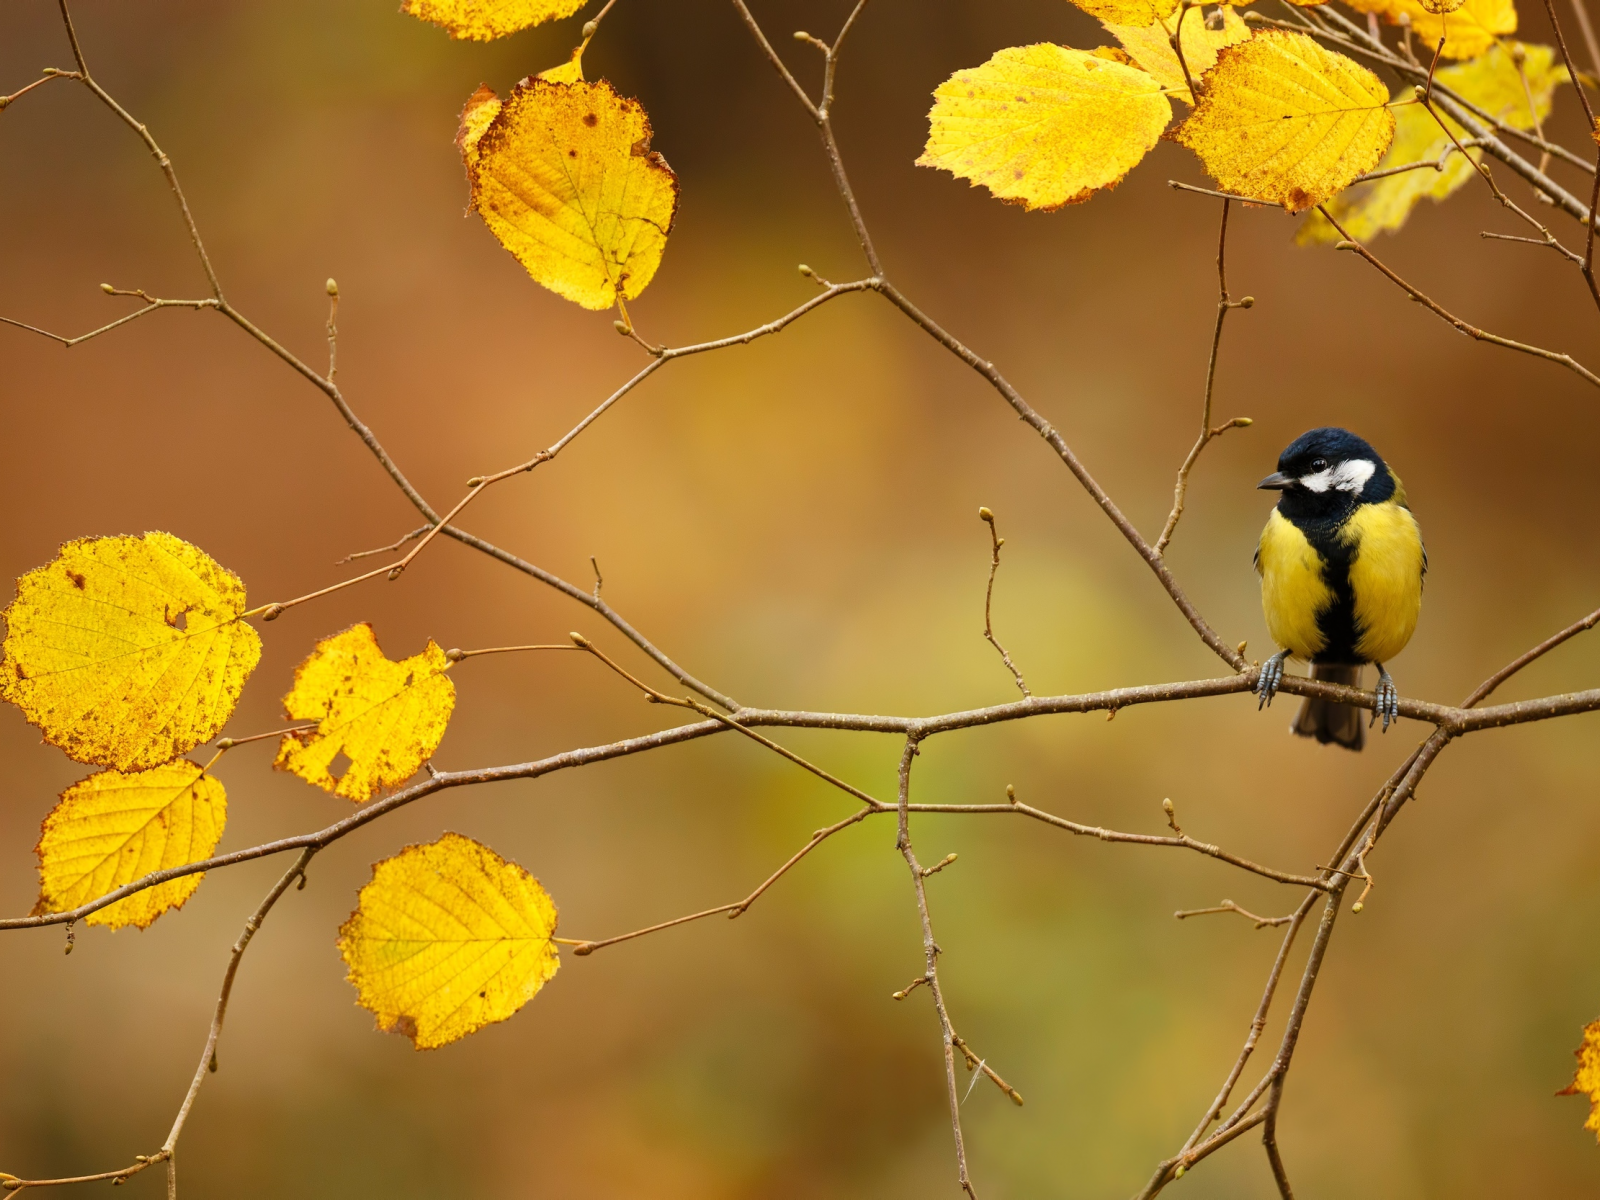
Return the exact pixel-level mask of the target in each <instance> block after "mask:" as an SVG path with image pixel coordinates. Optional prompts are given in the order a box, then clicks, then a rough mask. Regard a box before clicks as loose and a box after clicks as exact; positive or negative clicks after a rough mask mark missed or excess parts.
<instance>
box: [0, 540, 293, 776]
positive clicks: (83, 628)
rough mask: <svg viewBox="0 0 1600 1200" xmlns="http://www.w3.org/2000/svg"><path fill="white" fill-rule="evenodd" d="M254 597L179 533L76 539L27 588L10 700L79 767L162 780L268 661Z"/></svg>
mask: <svg viewBox="0 0 1600 1200" xmlns="http://www.w3.org/2000/svg"><path fill="white" fill-rule="evenodd" d="M244 606H245V601H244V584H242V583H241V582H239V577H238V576H237V575H235V574H233V572H231V571H228V570H224V569H223V568H222V567H220V566H218V565H217V563H216V562H214V561H213V560H212V559H211V558H210V557H209V556H208V555H207V554H205V553H204V552H203V551H201V550H199V549H197V548H196V547H194V546H191V545H189V543H188V542H185V541H182V540H181V539H179V538H175V537H173V536H172V535H171V534H170V533H147V534H145V535H144V536H143V537H103V538H80V539H79V540H77V541H75V542H68V543H67V544H66V545H65V546H63V547H61V552H60V553H59V554H58V555H56V557H55V558H54V559H53V560H52V561H51V562H50V563H48V564H46V565H45V566H42V567H39V568H38V569H37V570H33V571H30V572H28V573H27V574H26V575H24V576H23V577H22V578H21V579H19V580H18V581H17V598H16V599H15V600H14V601H12V603H11V607H9V608H8V609H6V611H5V619H6V641H5V657H4V660H3V661H0V698H3V699H6V700H9V701H10V702H11V703H12V704H15V705H16V706H17V707H18V708H20V709H22V711H23V713H24V714H25V715H26V716H27V718H28V720H29V721H30V722H32V723H33V724H34V725H37V726H38V727H39V728H40V730H41V731H42V732H43V733H44V736H45V739H46V740H47V741H49V742H50V743H51V744H52V745H55V746H59V747H61V749H62V750H64V751H66V753H67V755H68V756H69V757H71V758H75V759H77V760H78V761H79V762H85V763H94V764H95V765H97V766H103V767H115V768H116V769H117V770H119V771H137V770H142V769H144V768H146V767H154V766H157V765H159V764H161V763H164V762H167V761H169V760H171V759H173V758H175V757H177V756H178V755H180V754H184V753H186V752H188V751H189V750H192V749H193V748H194V747H196V746H198V745H199V744H200V743H201V742H204V741H208V740H209V739H211V738H212V737H214V736H215V735H216V733H217V731H218V730H220V729H221V728H222V726H223V724H224V723H225V722H226V721H227V719H228V717H229V715H230V714H231V713H232V712H233V706H234V705H235V704H236V703H238V700H239V692H240V691H241V690H242V689H243V688H244V681H245V679H246V678H247V677H248V676H249V674H250V672H251V671H252V670H253V669H254V668H255V665H256V662H257V661H258V660H259V659H260V657H261V639H260V638H259V637H257V636H256V631H255V630H254V629H252V628H251V627H250V626H249V625H248V624H247V623H246V622H245V621H243V620H241V619H240V614H242V613H243V612H244Z"/></svg>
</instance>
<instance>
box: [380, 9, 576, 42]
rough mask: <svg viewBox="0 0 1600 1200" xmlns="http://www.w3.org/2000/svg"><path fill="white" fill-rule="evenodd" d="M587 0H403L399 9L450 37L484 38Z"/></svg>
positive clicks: (566, 13)
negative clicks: (439, 28) (440, 28)
mask: <svg viewBox="0 0 1600 1200" xmlns="http://www.w3.org/2000/svg"><path fill="white" fill-rule="evenodd" d="M588 2H589V0H405V3H404V4H403V5H401V11H402V12H407V13H410V14H411V15H412V16H413V17H417V18H419V19H420V20H423V21H432V22H433V23H434V24H435V25H440V26H443V27H444V28H445V29H447V30H448V31H449V33H450V36H451V37H453V38H466V39H469V40H471V41H475V42H487V41H490V40H491V39H493V38H498V37H505V36H506V34H508V33H516V32H517V31H518V30H520V29H527V28H528V27H529V26H530V25H539V24H542V23H543V22H545V21H559V20H560V19H561V18H562V17H570V16H571V15H572V14H573V13H575V12H577V11H578V10H579V9H580V8H582V7H583V6H584V5H585V4H587V3H588Z"/></svg>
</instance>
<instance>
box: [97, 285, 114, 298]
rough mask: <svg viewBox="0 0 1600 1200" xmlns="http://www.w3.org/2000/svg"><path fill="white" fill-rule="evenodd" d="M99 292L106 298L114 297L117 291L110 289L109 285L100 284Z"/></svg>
mask: <svg viewBox="0 0 1600 1200" xmlns="http://www.w3.org/2000/svg"><path fill="white" fill-rule="evenodd" d="M100 290H101V291H102V292H104V293H105V294H106V295H108V296H115V295H116V294H117V289H116V288H114V287H112V286H111V285H110V284H109V283H102V284H101V285H100Z"/></svg>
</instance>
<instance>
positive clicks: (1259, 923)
mask: <svg viewBox="0 0 1600 1200" xmlns="http://www.w3.org/2000/svg"><path fill="white" fill-rule="evenodd" d="M1212 913H1238V914H1239V915H1240V916H1241V917H1244V918H1245V919H1246V920H1247V921H1254V922H1255V926H1256V928H1257V929H1265V928H1267V927H1268V926H1269V925H1271V926H1277V925H1287V924H1289V922H1291V921H1293V920H1294V914H1293V913H1290V914H1289V915H1288V916H1287V917H1262V916H1257V915H1256V914H1255V913H1253V912H1251V911H1250V910H1249V909H1248V908H1241V907H1240V906H1239V905H1237V904H1235V903H1234V902H1233V901H1232V900H1224V901H1223V902H1222V903H1221V904H1214V905H1212V906H1211V907H1210V908H1180V909H1179V910H1178V911H1177V912H1175V913H1173V914H1172V915H1173V916H1174V917H1176V918H1177V919H1178V920H1180V921H1183V920H1187V919H1188V918H1189V917H1205V916H1210V915H1211V914H1212Z"/></svg>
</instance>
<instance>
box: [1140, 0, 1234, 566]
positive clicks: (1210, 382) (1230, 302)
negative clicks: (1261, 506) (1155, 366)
mask: <svg viewBox="0 0 1600 1200" xmlns="http://www.w3.org/2000/svg"><path fill="white" fill-rule="evenodd" d="M1184 11H1185V12H1188V11H1189V10H1188V9H1187V8H1185V9H1184ZM1179 22H1180V24H1181V22H1182V18H1181V17H1180V18H1179ZM1230 203H1231V201H1228V200H1224V201H1223V202H1222V223H1221V228H1220V229H1219V230H1218V232H1217V323H1216V327H1215V328H1214V329H1213V330H1212V332H1211V355H1210V357H1209V358H1208V359H1207V360H1206V390H1205V399H1204V400H1203V401H1202V402H1201V405H1200V436H1199V437H1198V438H1197V439H1195V443H1194V448H1193V449H1192V450H1190V451H1189V457H1188V458H1186V459H1184V460H1183V465H1182V466H1181V467H1179V468H1178V482H1177V483H1176V484H1175V485H1174V486H1173V489H1172V511H1171V512H1170V513H1168V514H1167V523H1166V524H1165V525H1164V526H1163V527H1162V529H1161V536H1160V537H1158V538H1157V539H1156V547H1155V549H1156V553H1157V554H1163V555H1164V554H1165V553H1166V550H1167V544H1168V543H1169V542H1171V541H1172V535H1173V533H1174V531H1176V530H1177V528H1178V521H1179V519H1180V518H1181V517H1182V516H1183V502H1184V498H1185V496H1187V494H1188V491H1189V472H1190V471H1192V470H1194V465H1195V463H1196V462H1198V461H1199V460H1200V452H1201V451H1202V450H1204V449H1205V448H1206V447H1207V446H1208V445H1210V443H1211V440H1212V439H1213V438H1219V437H1221V436H1222V435H1223V434H1224V433H1226V432H1228V430H1230V429H1242V428H1244V427H1245V426H1247V425H1250V424H1251V423H1252V422H1251V420H1250V418H1249V417H1234V418H1233V420H1231V421H1228V422H1226V423H1224V424H1222V425H1218V426H1217V427H1216V428H1215V429H1213V428H1212V427H1211V396H1212V392H1213V389H1214V388H1215V387H1216V382H1217V352H1218V350H1220V349H1221V347H1222V323H1223V321H1225V320H1226V319H1227V316H1228V312H1229V310H1231V309H1235V308H1251V307H1253V306H1254V304H1255V297H1253V296H1246V297H1244V299H1242V300H1237V301H1236V300H1234V299H1233V298H1232V297H1231V296H1229V295H1228V206H1229V205H1230Z"/></svg>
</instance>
